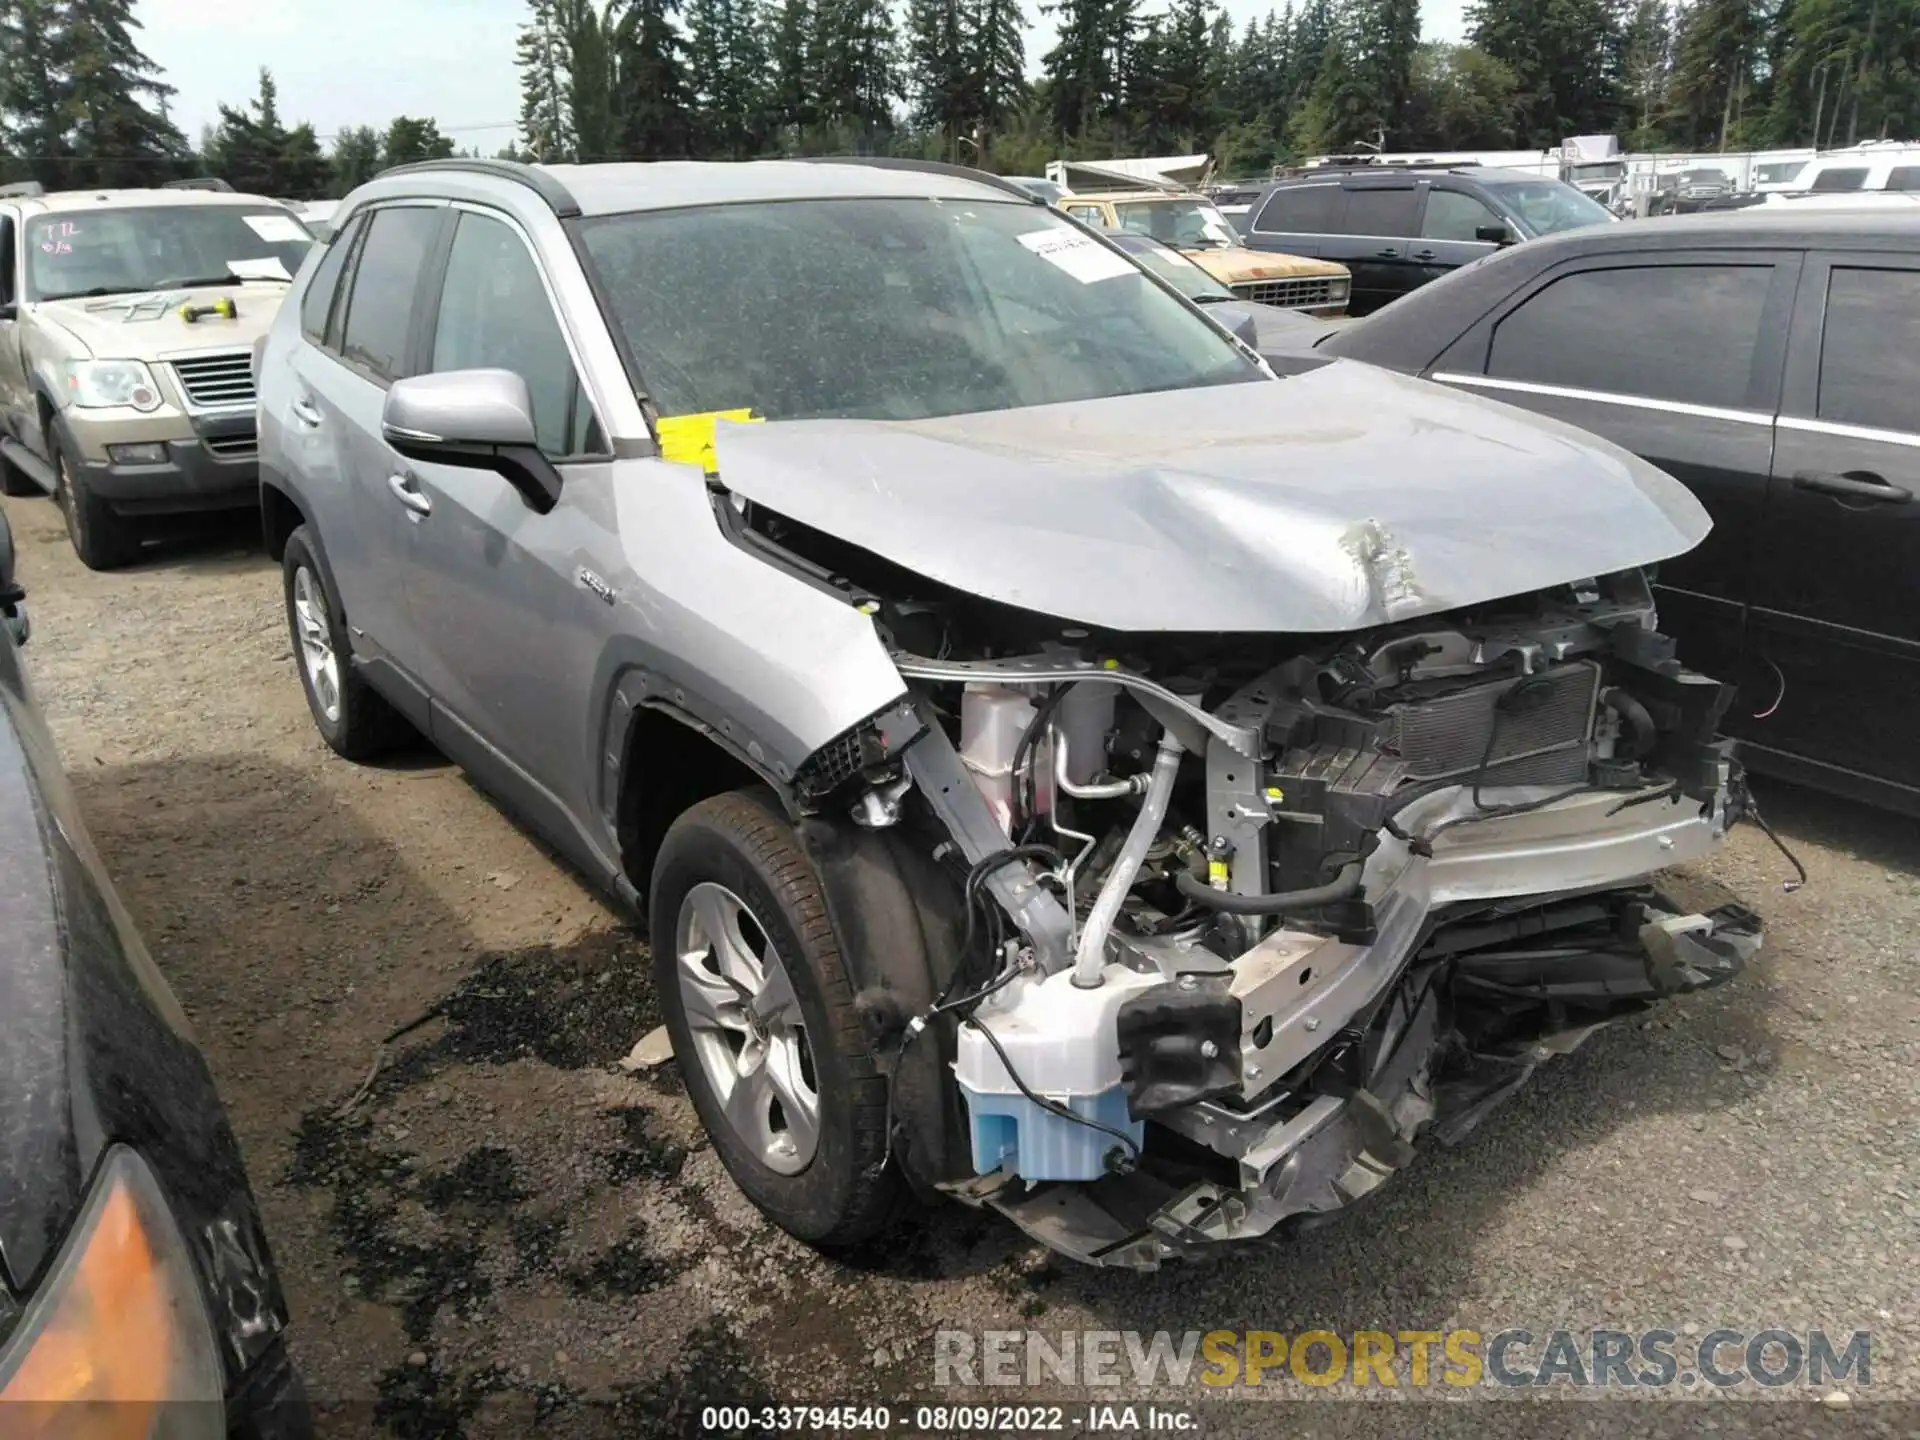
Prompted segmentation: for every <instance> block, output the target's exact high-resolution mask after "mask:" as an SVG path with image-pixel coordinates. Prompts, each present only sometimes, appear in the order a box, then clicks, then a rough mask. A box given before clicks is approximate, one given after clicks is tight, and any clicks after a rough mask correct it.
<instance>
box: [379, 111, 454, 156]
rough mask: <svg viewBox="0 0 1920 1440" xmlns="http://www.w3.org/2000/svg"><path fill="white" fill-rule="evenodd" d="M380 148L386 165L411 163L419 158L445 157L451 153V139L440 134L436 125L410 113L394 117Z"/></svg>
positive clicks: (451, 154)
mask: <svg viewBox="0 0 1920 1440" xmlns="http://www.w3.org/2000/svg"><path fill="white" fill-rule="evenodd" d="M381 148H382V150H383V151H384V152H385V159H386V163H387V164H388V165H412V164H416V163H418V162H419V161H421V160H447V159H450V158H452V156H453V141H452V140H451V139H450V138H449V137H447V136H445V135H442V134H441V133H440V127H439V126H438V125H437V124H435V123H434V122H433V121H432V120H423V119H416V118H415V117H413V116H411V115H396V116H395V117H394V119H393V123H392V124H391V125H389V126H388V127H387V138H386V140H385V142H384V143H383V144H382V146H381Z"/></svg>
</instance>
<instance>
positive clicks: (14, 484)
mask: <svg viewBox="0 0 1920 1440" xmlns="http://www.w3.org/2000/svg"><path fill="white" fill-rule="evenodd" d="M46 493H47V492H46V491H44V490H42V489H41V488H40V486H39V485H38V484H37V483H36V482H35V481H33V480H32V479H30V478H29V477H28V475H27V472H26V471H24V470H22V469H20V468H19V467H18V466H16V465H13V464H10V463H9V462H7V461H5V460H0V495H44V494H46Z"/></svg>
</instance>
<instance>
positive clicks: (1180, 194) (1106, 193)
mask: <svg viewBox="0 0 1920 1440" xmlns="http://www.w3.org/2000/svg"><path fill="white" fill-rule="evenodd" d="M1060 198H1061V199H1062V200H1063V201H1064V200H1104V201H1105V202H1106V203H1108V204H1109V205H1125V204H1128V203H1129V202H1131V201H1136V200H1210V199H1211V198H1212V197H1211V196H1207V195H1202V194H1201V193H1200V192H1199V191H1198V190H1069V191H1068V192H1067V193H1066V194H1064V195H1062V196H1061V197H1060Z"/></svg>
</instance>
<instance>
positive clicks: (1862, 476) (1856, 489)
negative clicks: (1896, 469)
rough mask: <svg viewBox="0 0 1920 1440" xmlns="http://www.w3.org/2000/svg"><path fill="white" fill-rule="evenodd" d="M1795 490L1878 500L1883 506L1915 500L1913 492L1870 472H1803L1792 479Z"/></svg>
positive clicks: (1851, 498) (1855, 498) (1854, 498)
mask: <svg viewBox="0 0 1920 1440" xmlns="http://www.w3.org/2000/svg"><path fill="white" fill-rule="evenodd" d="M1793 488H1794V489H1796V490H1813V491H1817V492H1818V493H1819V494H1822V495H1843V496H1845V497H1846V498H1847V499H1849V500H1878V501H1880V502H1881V503H1882V504H1884V505H1904V504H1906V503H1907V501H1909V500H1911V499H1913V492H1912V491H1911V490H1908V489H1906V488H1905V487H1904V486H1900V485H1891V484H1889V483H1888V482H1887V481H1886V480H1884V479H1882V478H1881V477H1880V476H1878V475H1875V474H1874V473H1873V472H1872V471H1870V470H1851V471H1849V472H1847V473H1846V474H1845V475H1834V474H1831V473H1829V472H1828V471H1825V470H1802V471H1800V472H1799V473H1798V474H1797V475H1795V476H1794V477H1793Z"/></svg>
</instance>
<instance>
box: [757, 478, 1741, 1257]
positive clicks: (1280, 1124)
mask: <svg viewBox="0 0 1920 1440" xmlns="http://www.w3.org/2000/svg"><path fill="white" fill-rule="evenodd" d="M723 504H724V502H723ZM747 523H750V524H754V525H757V526H759V527H760V530H761V532H762V533H761V534H760V536H759V542H760V543H763V544H764V545H766V546H767V547H769V548H770V549H771V548H779V549H781V551H782V553H787V554H792V555H808V556H811V557H812V558H811V559H810V560H809V561H808V562H807V563H809V564H810V565H811V566H812V567H813V569H814V572H815V574H816V575H817V576H818V577H821V578H823V579H824V580H825V583H831V584H834V585H837V586H839V587H840V588H841V589H842V590H843V592H844V593H845V594H846V595H847V597H848V598H849V600H850V601H852V602H853V603H855V604H858V605H860V606H862V607H863V608H865V609H867V610H868V612H869V613H870V614H872V615H873V617H874V620H875V623H876V626H877V627H878V629H879V631H880V634H881V636H882V638H883V639H884V640H885V641H886V642H887V643H888V645H889V648H890V651H891V653H892V656H893V659H894V662H895V664H896V665H897V666H898V669H899V671H900V673H901V675H902V676H903V677H904V678H905V679H906V680H907V682H908V690H909V694H908V697H907V698H906V699H905V700H903V701H902V702H900V703H899V704H897V705H895V706H893V707H892V708H890V709H889V710H888V711H886V712H885V713H883V714H881V715H878V716H876V717H874V719H873V721H871V722H869V723H868V724H867V725H865V726H862V727H860V728H859V729H858V730H857V731H855V732H852V733H850V734H849V735H848V736H846V737H843V739H842V741H840V742H838V743H837V744H836V745H834V746H830V747H827V749H825V750H823V751H822V752H820V753H819V754H818V755H816V756H815V757H814V758H813V759H812V760H811V761H809V763H808V765H807V766H805V767H803V768H802V771H801V773H800V774H799V775H798V776H796V790H797V791H798V793H799V794H800V797H801V799H802V803H803V804H804V805H805V806H806V807H807V808H808V809H809V810H810V811H811V813H812V814H813V815H814V816H815V817H817V818H816V820H815V821H814V822H812V823H811V828H810V829H809V827H808V826H806V825H803V834H811V837H812V838H811V840H810V842H809V843H810V847H811V849H812V853H813V855H814V858H815V860H816V864H818V865H819V866H820V868H821V870H822V875H823V881H824V883H825V884H826V886H827V890H828V893H829V896H830V897H833V896H836V895H837V896H838V899H837V900H833V901H830V903H833V905H834V909H835V917H834V918H835V923H836V927H837V928H838V929H839V931H840V932H841V933H842V935H843V937H844V938H845V939H846V942H847V944H848V948H849V950H850V951H852V952H855V954H856V956H857V955H858V954H860V953H864V954H865V955H866V957H867V958H866V960H865V962H864V964H858V965H857V966H856V968H857V970H858V978H857V982H856V983H857V984H858V985H859V986H860V996H859V1005H860V1008H861V1012H862V1017H863V1020H864V1022H865V1023H866V1026H867V1030H868V1038H869V1041H870V1044H871V1045H872V1048H873V1051H874V1054H875V1056H876V1057H877V1059H878V1061H879V1063H880V1065H881V1066H882V1068H883V1069H885V1070H887V1071H888V1072H889V1074H890V1076H891V1077H892V1079H891V1084H892V1086H893V1090H892V1102H891V1108H892V1116H891V1124H892V1125H893V1134H894V1154H895V1156H896V1157H897V1160H898V1163H900V1164H902V1165H903V1166H904V1168H905V1169H906V1170H907V1172H908V1174H909V1175H910V1176H912V1177H913V1178H914V1179H915V1180H916V1181H917V1182H918V1183H919V1184H920V1185H921V1186H922V1187H923V1188H930V1189H937V1190H939V1191H941V1192H944V1193H946V1194H949V1195H952V1196H955V1197H957V1198H959V1199H961V1200H963V1201H966V1202H967V1203H970V1204H974V1205H981V1206H988V1207H991V1208H993V1209H995V1210H998V1211H1000V1212H1001V1213H1003V1214H1004V1215H1006V1216H1008V1217H1009V1218H1011V1219H1012V1220H1014V1221H1015V1222H1016V1223H1017V1224H1019V1225H1020V1226H1021V1227H1022V1228H1023V1229H1025V1230H1026V1231H1028V1232H1029V1233H1030V1234H1032V1235H1033V1236H1035V1237H1037V1238H1038V1239H1040V1240H1042V1241H1044V1242H1045V1243H1046V1244H1047V1245H1049V1246H1050V1247H1052V1248H1054V1249H1056V1250H1059V1251H1061V1252H1062V1253H1064V1254H1067V1255H1071V1256H1073V1257H1075V1258H1077V1259H1080V1260H1082V1261H1085V1262H1088V1263H1092V1264H1100V1265H1120V1266H1128V1267H1134V1268H1150V1267H1153V1266H1155V1265H1157V1264H1159V1263H1160V1262H1161V1261H1162V1260H1164V1259H1166V1258H1169V1257H1173V1256H1179V1255H1187V1254H1191V1253H1194V1252H1198V1251H1205V1250H1207V1249H1209V1248H1210V1247H1213V1246H1217V1245H1220V1244H1223V1243H1226V1242H1231V1241H1237V1240H1243V1239H1248V1238H1251V1237H1255V1236H1260V1235H1263V1234H1266V1233H1267V1232H1269V1231H1271V1230H1273V1229H1274V1228H1275V1227H1276V1226H1278V1225H1280V1224H1281V1223H1282V1222H1284V1221H1289V1220H1295V1219H1296V1218H1302V1219H1304V1218H1309V1217H1315V1216H1322V1215H1326V1214H1328V1213H1330V1212H1333V1211H1336V1210H1339V1209H1340V1208H1342V1207H1344V1206H1345V1205H1347V1204H1350V1203H1351V1202H1353V1201H1354V1200H1357V1199H1358V1198H1360V1197H1361V1196H1363V1195H1366V1194H1367V1193H1368V1192H1370V1191H1371V1190H1373V1189H1375V1188H1376V1187H1377V1186H1379V1185H1380V1184H1381V1183H1382V1182H1383V1181H1384V1180H1386V1179H1387V1178H1388V1177H1389V1176H1391V1175H1392V1174H1393V1172H1394V1171H1396V1170H1398V1169H1400V1168H1401V1167H1402V1166H1404V1165H1406V1164H1407V1163H1408V1162H1409V1160H1410V1159H1411V1158H1412V1155H1413V1153H1414V1146H1415V1144H1416V1142H1417V1141H1419V1140H1421V1139H1423V1138H1425V1137H1428V1136H1432V1137H1437V1138H1440V1139H1442V1140H1446V1141H1453V1140H1457V1139H1459V1138H1461V1137H1463V1136H1465V1135H1466V1134H1467V1133H1468V1132H1469V1131H1470V1130H1471V1129H1472V1128H1473V1127H1474V1126H1475V1125H1476V1124H1477V1123H1478V1121H1479V1120H1480V1118H1481V1117H1482V1116H1483V1115H1485V1114H1486V1113H1487V1111H1488V1110H1489V1109H1490V1108H1491V1107H1492V1106H1493V1105H1494V1104H1496V1103H1497V1102H1498V1101H1499V1100H1501V1099H1503V1098H1504V1097H1505V1096H1507V1095H1508V1094H1510V1093H1512V1092H1513V1090H1514V1089H1515V1088H1516V1087H1517V1086H1518V1085H1519V1084H1520V1083H1521V1082H1522V1081H1524V1080H1525V1079H1526V1078H1527V1077H1528V1076H1529V1075H1530V1074H1531V1073H1532V1071H1533V1070H1534V1069H1535V1068H1536V1067H1537V1066H1539V1065H1540V1064H1541V1063H1542V1062H1543V1061H1545V1060H1547V1059H1549V1058H1551V1057H1552V1056H1554V1055H1556V1054H1560V1053H1563V1052H1565V1051H1568V1050H1571V1049H1572V1048H1573V1047H1574V1046H1576V1045H1578V1044H1579V1043H1580V1042H1581V1041H1582V1040H1583V1039H1584V1038H1585V1037H1586V1036H1587V1035H1588V1034H1590V1033H1592V1031H1594V1030H1595V1029H1597V1028H1598V1027H1599V1026H1601V1025H1604V1024H1606V1023H1608V1022H1610V1021H1612V1020H1614V1019H1617V1018H1619V1017H1621V1016H1623V1015H1627V1014H1632V1013H1635V1012H1638V1011H1640V1010H1643V1009H1644V1008H1646V1007H1647V1006H1648V1005H1649V1004H1650V1003H1651V1002H1653V1001H1655V1000H1658V999H1661V998H1664V997H1666V996H1671V995H1676V994H1682V993H1686V992H1689V991H1692V990H1698V989H1702V988H1706V987H1709V986H1713V985H1717V984H1721V983H1723V982H1725V981H1726V980H1728V979H1730V978H1731V977H1732V976H1734V975H1736V974H1737V973H1739V971H1740V969H1741V968H1742V966H1743V965H1744V964H1745V962H1746V961H1747V960H1748V959H1749V958H1750V957H1751V956H1752V955H1753V953H1754V952H1755V950H1756V949H1757V948H1758V946H1759V943H1760V926H1759V922H1758V920H1757V919H1756V917H1755V916H1754V915H1753V914H1752V913H1750V912H1748V911H1746V910H1744V909H1741V908H1740V907H1737V906H1725V907H1722V908H1720V909H1716V910H1713V911H1710V912H1707V913H1694V912H1692V911H1690V910H1688V909H1687V908H1686V907H1685V906H1683V905H1680V904H1677V903H1675V902H1673V901H1670V900H1669V899H1667V898H1666V897H1665V896H1664V895H1663V894H1662V892H1661V891H1660V889H1659V888H1658V887H1657V885H1656V884H1655V883H1653V882H1652V881H1651V880H1650V878H1649V877H1652V876H1654V875H1655V874H1656V873H1657V872H1659V871H1661V870H1663V869H1665V868H1666V867H1668V866H1671V865H1675V864H1679V863H1684V862H1687V861H1691V860H1697V859H1700V858H1702V857H1703V856H1706V855H1707V854H1709V853H1710V852H1711V851H1712V850H1713V849H1714V848H1715V847H1716V845H1717V844H1718V843H1719V841H1720V839H1721V838H1722V836H1723V835H1724V834H1725V832H1726V830H1727V828H1728V826H1729V825H1731V824H1732V823H1733V822H1734V821H1735V820H1737V819H1738V818H1739V816H1740V813H1741V805H1742V798H1741V797H1742V795H1743V789H1742V786H1741V783H1740V778H1739V770H1738V766H1737V763H1736V762H1735V760H1734V759H1733V757H1732V755H1731V752H1730V742H1727V741H1725V740H1722V739H1720V738H1719V737H1718V734H1717V727H1718V722H1719V720H1720V717H1721V715H1722V714H1723V712H1724V710H1725V708H1726V706H1727V703H1728V701H1729V699H1730V692H1729V690H1728V689H1727V688H1726V687H1725V686H1723V685H1721V684H1720V683H1719V682H1717V681H1714V680H1711V679H1709V678H1707V677H1705V676H1702V675H1699V674H1696V673H1694V672H1692V671H1690V670H1688V669H1686V668H1685V666H1684V665H1682V664H1681V663H1680V661H1679V660H1678V658H1677V657H1676V656H1675V655H1674V653H1673V646H1672V644H1671V642H1670V641H1669V640H1667V639H1666V638H1665V637H1663V636H1662V635H1660V634H1659V632H1658V631H1657V629H1656V628H1655V620H1654V614H1653V607H1652V604H1651V600H1650V596H1649V591H1648V588H1647V584H1646V580H1645V577H1644V575H1643V574H1642V572H1640V571H1639V570H1633V569H1630V570H1625V571H1621V572H1618V573H1614V574H1611V575H1606V576H1602V577H1598V578H1596V579H1592V580H1586V581H1581V582H1579V583H1576V584H1573V585H1570V586H1564V587H1558V588H1555V589H1551V590H1547V591H1542V592H1537V593H1533V594H1529V595H1526V596H1522V597H1518V598H1515V599H1508V600H1500V601H1495V602H1490V603H1485V604H1479V605H1474V606H1471V607H1467V608H1463V609H1458V610H1454V611H1450V612H1447V613H1442V614H1437V615H1426V616H1422V617H1420V618H1416V619H1411V620H1405V621H1401V622H1399V623H1388V624H1383V625H1380V626H1377V627H1375V628H1371V629H1367V630H1365V631H1363V632H1360V633H1355V634H1347V635H1335V636H1328V635H1292V636H1286V635H1247V634H1165V633H1162V634H1133V633H1122V632H1110V631H1100V630H1096V629H1092V628H1072V627H1064V626H1062V625H1061V623H1060V622H1057V621H1051V620H1047V619H1045V618H1043V617H1039V616H1036V615H1033V614H1031V613H1030V612H1022V611H1015V610H1013V609H1011V608H1010V607H1007V606H1004V605H1001V604H998V603H993V602H983V601H981V600H979V599H978V598H977V597H970V596H967V595H964V594H960V593H956V592H953V591H950V590H946V589H943V588H942V587H940V586H938V585H933V584H929V583H926V582H916V581H915V580H914V579H913V578H912V577H909V576H904V575H902V574H901V573H899V572H897V571H895V570H893V569H892V568H891V567H887V566H885V565H879V566H875V565H865V566H862V565H861V564H859V563H858V560H857V557H855V560H854V563H853V564H851V565H849V564H847V563H844V562H847V561H848V560H849V558H850V557H849V556H848V554H846V553H845V552H843V551H838V550H836V547H835V544H834V542H831V541H829V540H827V539H826V538H825V537H824V536H822V535H820V534H819V533H818V532H813V531H809V530H808V529H807V528H806V527H804V526H799V525H797V524H793V523H790V522H783V521H781V520H780V518H779V517H778V516H772V517H769V516H767V515H765V514H764V513H762V514H761V515H759V516H758V517H750V519H749V521H748V522H747ZM849 574H858V575H860V576H861V578H860V579H858V580H855V579H851V578H847V577H848V575H849ZM879 837H886V843H887V844H888V845H890V846H892V847H893V849H894V850H895V851H897V852H898V854H899V855H900V856H901V857H908V856H911V857H914V858H912V859H911V860H908V859H904V858H903V859H901V860H899V861H898V862H897V863H896V862H894V861H889V862H887V864H888V865H889V866H892V870H890V872H889V873H893V872H894V871H897V872H898V875H899V876H900V877H903V878H901V879H900V880H899V884H900V885H901V886H903V887H904V888H903V889H902V890H901V892H900V893H901V894H903V895H906V896H910V897H911V900H912V907H911V908H913V909H914V910H916V911H917V912H918V918H917V919H915V920H911V921H909V920H907V919H904V918H900V917H896V918H895V921H894V922H892V923H891V928H889V926H888V924H886V923H881V922H879V921H876V920H875V919H874V916H873V914H872V913H871V910H872V907H870V906H869V907H867V910H868V912H869V913H864V914H861V915H855V914H853V913H851V912H852V911H854V910H856V909H859V908H860V907H861V906H862V905H863V904H864V903H865V902H863V901H861V900H860V899H859V898H858V896H859V894H860V893H861V891H860V887H861V886H863V885H870V884H871V875H872V873H873V870H874V862H873V861H872V859H871V855H870V853H869V850H867V849H863V848H862V847H863V846H870V845H871V844H872V843H874V842H876V841H877V839H878V838H879ZM872 853H877V852H872ZM916 867H917V868H916ZM909 872H910V873H909ZM850 897H851V898H850ZM915 927H918V928H917V929H916V928H915ZM909 931H911V932H912V934H911V935H909V933H908V932H909ZM936 931H937V932H939V933H938V936H937V938H935V939H929V938H928V937H929V936H930V935H932V934H933V933H934V932H936ZM903 936H906V937H907V938H905V939H903V938H902V937H903ZM909 950H911V951H912V952H913V954H914V955H915V956H916V957H919V958H916V959H914V960H913V961H912V963H911V964H908V963H906V962H903V961H902V960H901V959H900V958H899V957H900V956H901V955H903V954H906V953H907V952H908V951H909ZM908 971H912V972H914V973H912V974H909V973H907V972H908ZM922 971H924V972H925V973H924V974H923V973H920V972H922Z"/></svg>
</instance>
